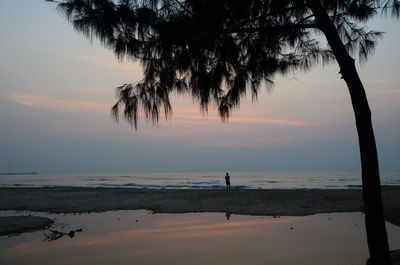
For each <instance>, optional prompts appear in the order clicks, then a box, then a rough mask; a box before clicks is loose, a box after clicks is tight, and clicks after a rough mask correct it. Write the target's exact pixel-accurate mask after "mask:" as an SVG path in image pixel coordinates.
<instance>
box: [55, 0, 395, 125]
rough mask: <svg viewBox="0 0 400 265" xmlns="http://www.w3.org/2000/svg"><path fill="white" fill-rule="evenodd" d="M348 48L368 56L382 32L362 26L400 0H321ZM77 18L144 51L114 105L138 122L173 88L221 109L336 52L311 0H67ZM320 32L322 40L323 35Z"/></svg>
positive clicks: (93, 31) (134, 55)
mask: <svg viewBox="0 0 400 265" xmlns="http://www.w3.org/2000/svg"><path fill="white" fill-rule="evenodd" d="M51 2H56V1H51ZM322 2H323V5H324V7H325V9H326V12H327V13H328V14H329V16H330V18H331V19H332V21H333V22H334V24H335V26H336V28H337V31H338V33H339V34H340V37H341V39H342V40H343V42H344V44H345V47H346V49H347V50H348V51H349V52H350V53H352V54H355V53H357V54H358V57H359V60H360V61H361V62H362V61H365V60H366V58H367V56H368V55H369V54H370V53H371V51H373V49H374V47H375V43H376V40H377V39H378V38H379V37H381V35H382V33H381V32H377V31H374V30H369V29H367V28H365V27H363V26H362V24H363V23H365V22H367V21H368V20H370V19H371V18H373V17H374V15H376V14H378V13H380V12H384V13H386V14H388V13H390V14H391V15H393V16H396V17H398V16H399V10H400V2H399V1H398V0H389V1H372V0H358V1H350V0H338V1H328V0H325V1H322ZM57 8H58V10H60V11H61V13H63V14H64V15H65V16H66V17H67V18H68V20H69V21H71V22H72V23H73V26H74V28H75V29H76V30H77V31H79V32H82V33H83V34H84V35H85V36H87V37H88V38H93V37H97V38H98V39H99V40H100V41H101V42H102V44H104V45H105V46H106V47H108V48H110V49H112V50H113V51H114V52H115V54H116V55H117V56H118V58H120V59H123V58H128V59H132V60H140V62H141V63H142V65H143V69H144V78H143V80H140V81H139V82H137V83H134V84H124V85H122V86H120V87H118V88H117V97H118V101H117V103H116V104H115V105H114V107H113V108H112V113H113V115H114V117H115V118H116V119H117V120H118V117H119V113H120V109H121V107H123V110H122V111H123V115H124V117H125V118H126V119H127V121H128V122H130V123H131V124H132V125H134V126H135V128H136V127H137V122H138V118H139V116H140V115H139V113H140V112H141V111H143V113H144V115H145V117H146V118H148V119H151V120H153V122H157V121H158V119H159V116H160V111H162V110H163V111H164V113H165V116H166V117H169V116H170V115H171V113H172V108H171V104H170V100H169V96H170V94H171V93H172V92H174V91H175V92H178V93H185V94H190V95H191V96H192V97H193V99H195V101H196V102H198V103H199V105H200V107H201V109H202V110H203V111H207V109H208V107H209V105H212V104H215V106H217V107H218V109H219V114H220V116H221V117H222V119H226V118H228V117H229V115H230V114H231V110H232V109H233V108H234V107H237V106H239V103H240V98H241V97H242V96H244V95H245V94H246V93H248V92H250V93H251V94H252V97H253V98H256V97H257V94H258V92H259V89H260V87H261V86H262V84H266V85H267V86H268V85H271V84H272V80H273V78H274V76H275V75H276V74H285V73H287V72H288V71H291V70H297V69H300V70H307V69H310V68H311V67H312V66H314V65H315V64H317V63H322V64H326V63H329V62H331V61H333V60H334V59H335V57H334V55H333V53H332V51H331V49H330V47H329V46H328V45H327V44H326V41H325V40H324V39H323V38H321V36H322V35H320V34H321V32H320V30H319V29H320V25H319V24H318V23H317V21H316V18H315V16H314V14H313V13H312V11H311V10H310V8H309V6H308V2H307V1H306V0H291V1H289V0H288V1H282V0H252V1H249V0H240V1H228V0H118V1H117V0H114V1H113V0H64V1H60V2H58V5H57ZM321 40H322V41H321Z"/></svg>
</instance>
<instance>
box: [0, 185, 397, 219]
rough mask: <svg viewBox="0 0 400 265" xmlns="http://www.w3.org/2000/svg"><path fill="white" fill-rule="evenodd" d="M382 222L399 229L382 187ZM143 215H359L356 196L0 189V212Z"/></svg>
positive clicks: (388, 190)
mask: <svg viewBox="0 0 400 265" xmlns="http://www.w3.org/2000/svg"><path fill="white" fill-rule="evenodd" d="M382 195H383V204H384V209H385V215H386V219H387V220H388V221H390V222H392V223H394V224H396V225H400V187H383V189H382ZM138 209H146V210H150V211H152V212H154V213H189V212H229V213H232V214H246V215H269V216H274V215H278V216H281V215H282V216H304V215H310V214H316V213H334V212H359V211H362V210H363V202H362V197H361V190H356V189H347V190H230V191H227V190H217V189H213V190H211V189H210V190H207V189H198V190H152V189H129V188H0V210H30V211H41V212H50V213H83V212H99V211H109V210H138Z"/></svg>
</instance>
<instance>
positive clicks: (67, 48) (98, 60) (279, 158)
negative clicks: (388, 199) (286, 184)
mask: <svg viewBox="0 0 400 265" xmlns="http://www.w3.org/2000/svg"><path fill="white" fill-rule="evenodd" d="M369 26H370V28H371V29H374V30H379V31H384V32H386V33H385V35H384V38H383V40H381V41H380V43H379V44H378V47H377V49H376V52H375V53H374V54H373V55H372V56H371V57H370V59H369V60H368V62H367V63H366V64H364V65H360V64H357V67H358V70H359V74H360V76H361V79H362V81H363V83H364V86H365V88H366V91H367V96H368V99H369V102H370V107H371V109H372V115H373V124H374V129H375V135H376V140H377V145H378V152H379V156H380V157H379V158H380V166H381V169H382V170H400V151H399V150H400V140H399V136H400V115H399V114H400V87H399V84H400V71H399V69H400V61H399V59H400V50H399V47H398V46H399V44H400V30H399V26H400V21H397V20H393V19H391V18H387V19H385V18H379V19H376V20H374V21H373V22H371V23H370V25H369ZM0 36H1V41H0V172H32V171H34V172H42V173H73V172H76V173H111V172H113V173H123V172H202V171H204V172H206V171H221V172H224V171H282V170H284V171H289V170H290V171H291V170H301V171H313V170H333V171H335V170H339V171H341V170H359V168H360V162H359V150H358V141H357V135H356V129H355V122H354V115H353V112H352V108H351V102H350V96H349V93H348V90H347V87H346V86H345V83H344V81H343V80H342V79H340V75H339V74H338V71H339V68H338V66H337V65H336V64H331V65H329V66H326V67H325V68H322V66H320V67H318V68H316V69H313V70H312V71H309V72H307V73H302V72H295V73H291V74H289V75H288V76H285V77H282V76H278V77H277V78H276V79H275V86H274V88H273V89H272V90H271V91H269V92H268V91H266V90H265V91H263V92H262V93H260V96H259V99H258V101H257V102H254V103H253V102H252V101H251V98H250V97H249V98H248V99H243V101H242V103H241V107H240V109H238V110H236V111H235V112H234V113H233V116H232V118H231V119H230V121H229V122H227V123H223V122H221V120H220V119H219V117H218V115H217V113H216V111H215V109H210V111H209V113H208V115H205V116H204V115H202V114H201V113H200V111H199V108H198V106H197V105H196V104H195V103H193V101H192V99H191V98H189V97H184V96H179V97H178V96H176V97H174V99H173V110H174V114H173V117H172V119H171V120H169V121H165V120H160V123H159V124H158V125H153V124H151V123H146V122H145V121H143V120H142V121H141V122H140V123H139V128H138V130H137V131H135V130H134V129H132V128H131V127H130V126H129V125H128V124H127V123H126V122H125V121H123V120H121V121H120V123H119V124H117V123H116V122H115V121H114V120H113V119H112V118H111V117H110V108H111V106H112V104H113V103H115V101H116V99H115V87H117V86H119V85H122V84H124V83H130V82H135V81H138V80H139V79H140V78H141V76H142V70H141V67H140V64H139V63H137V62H129V61H123V62H119V61H118V60H117V59H116V58H115V56H114V54H113V53H112V51H110V50H107V49H105V48H103V47H102V46H101V45H100V44H99V42H98V41H97V40H96V39H94V40H93V41H92V42H91V41H90V40H88V39H86V38H85V37H84V36H83V35H82V34H80V33H77V32H75V31H74V30H73V28H72V25H71V24H70V23H69V22H68V21H67V20H66V19H65V17H63V16H62V15H61V14H60V13H59V12H57V11H56V10H55V7H54V5H51V4H48V3H46V2H45V1H44V0H18V1H15V0H1V1H0Z"/></svg>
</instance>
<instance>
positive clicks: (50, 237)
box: [43, 228, 83, 242]
mask: <svg viewBox="0 0 400 265" xmlns="http://www.w3.org/2000/svg"><path fill="white" fill-rule="evenodd" d="M49 231H50V232H51V233H43V235H44V239H43V241H49V242H50V241H54V240H58V239H60V238H62V237H63V236H69V237H70V238H73V237H75V233H78V232H82V231H83V230H82V228H81V229H77V230H71V231H69V233H64V232H60V231H57V230H53V229H49Z"/></svg>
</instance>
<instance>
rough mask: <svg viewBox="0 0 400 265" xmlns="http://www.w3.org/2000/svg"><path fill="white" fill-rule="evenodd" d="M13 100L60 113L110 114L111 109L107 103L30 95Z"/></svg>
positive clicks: (13, 96)
mask: <svg viewBox="0 0 400 265" xmlns="http://www.w3.org/2000/svg"><path fill="white" fill-rule="evenodd" d="M11 100H12V101H14V102H16V103H19V104H22V105H25V106H28V107H35V108H41V109H52V110H60V111H74V112H75V111H76V112H109V111H110V108H111V105H110V104H105V103H96V102H88V101H74V100H64V99H56V98H51V97H45V96H34V95H30V94H12V95H11Z"/></svg>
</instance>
